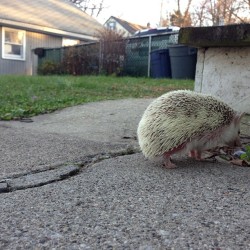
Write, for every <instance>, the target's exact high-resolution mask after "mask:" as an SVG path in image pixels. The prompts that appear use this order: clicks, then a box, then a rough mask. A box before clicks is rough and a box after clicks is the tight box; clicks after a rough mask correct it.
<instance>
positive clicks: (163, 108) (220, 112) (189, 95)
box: [137, 90, 243, 168]
mask: <svg viewBox="0 0 250 250" xmlns="http://www.w3.org/2000/svg"><path fill="white" fill-rule="evenodd" d="M242 116H243V113H239V112H237V111H235V110H233V109H232V108H231V107H230V106H228V105H227V104H226V103H224V102H222V101H221V100H219V99H217V98H215V97H213V96H211V95H207V94H202V93H197V92H194V91H191V90H177V91H171V92H168V93H166V94H163V95H162V96H160V97H158V98H157V99H156V100H154V101H153V102H152V103H151V104H150V105H149V106H148V107H147V109H146V110H145V112H144V114H143V116H142V118H141V120H140V122H139V125H138V129H137V136H138V142H139V146H140V148H141V151H142V153H143V154H144V156H145V157H146V158H148V159H152V158H155V157H163V159H164V165H165V167H167V168H174V167H176V165H175V164H174V163H173V162H172V161H171V156H172V155H173V154H181V155H183V154H188V155H189V156H190V157H193V158H195V159H197V160H201V153H202V152H203V151H205V150H208V149H212V148H214V147H217V146H219V145H228V146H240V145H241V143H240V138H239V127H240V121H241V118H242Z"/></svg>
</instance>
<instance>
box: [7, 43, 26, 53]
mask: <svg viewBox="0 0 250 250" xmlns="http://www.w3.org/2000/svg"><path fill="white" fill-rule="evenodd" d="M5 54H8V55H17V56H21V55H22V47H21V46H20V45H14V44H5Z"/></svg>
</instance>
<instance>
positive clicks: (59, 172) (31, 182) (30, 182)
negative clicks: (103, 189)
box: [0, 146, 139, 193]
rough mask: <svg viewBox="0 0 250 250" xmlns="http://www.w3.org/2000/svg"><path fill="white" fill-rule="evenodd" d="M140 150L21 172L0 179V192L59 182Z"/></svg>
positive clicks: (112, 153)
mask: <svg viewBox="0 0 250 250" xmlns="http://www.w3.org/2000/svg"><path fill="white" fill-rule="evenodd" d="M138 152H139V150H138V149H137V148H134V147H132V146H129V147H127V148H126V149H124V150H120V151H116V152H110V153H100V154H95V155H88V156H86V157H84V159H83V160H82V161H81V162H77V163H65V164H62V165H60V166H57V167H54V168H48V169H45V170H42V171H34V172H29V173H24V174H20V175H18V176H13V177H10V178H5V179H3V180H0V193H9V192H14V191H16V190H23V189H28V188H34V187H41V186H44V185H48V184H50V183H53V182H59V181H62V180H65V179H68V178H70V177H72V176H75V175H77V174H79V173H80V172H81V171H82V170H83V168H86V167H90V166H92V165H93V164H95V163H97V162H100V161H103V160H106V159H110V158H114V157H117V156H123V155H129V154H135V153H138Z"/></svg>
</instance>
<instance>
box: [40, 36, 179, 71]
mask: <svg viewBox="0 0 250 250" xmlns="http://www.w3.org/2000/svg"><path fill="white" fill-rule="evenodd" d="M177 43H178V32H169V33H167V34H161V35H151V36H142V37H131V38H127V39H122V40H116V41H100V42H96V43H90V44H83V45H77V46H71V47H63V48H53V49H51V48H46V49H43V53H41V54H40V55H38V74H73V75H89V74H107V75H110V74H116V75H129V76H150V53H151V52H152V51H155V50H158V49H165V48H168V47H169V46H170V45H173V44H177Z"/></svg>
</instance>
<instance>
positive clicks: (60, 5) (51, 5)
mask: <svg viewBox="0 0 250 250" xmlns="http://www.w3.org/2000/svg"><path fill="white" fill-rule="evenodd" d="M0 9H1V11H0V75H1V74H26V75H32V74H35V73H36V67H37V55H35V53H34V49H35V48H39V47H40V48H46V47H47V48H48V47H52V48H55V47H62V46H67V45H74V44H79V43H86V42H91V41H95V40H97V37H96V36H97V34H98V31H99V30H101V29H102V28H103V26H102V25H101V24H100V23H98V22H97V21H96V20H95V19H94V18H92V17H91V16H89V15H88V14H86V13H84V12H83V11H81V10H80V9H78V8H77V7H75V6H74V5H73V4H72V3H70V2H69V1H66V0H46V1H45V0H35V1H30V0H21V1H20V0H11V1H10V0H0Z"/></svg>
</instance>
